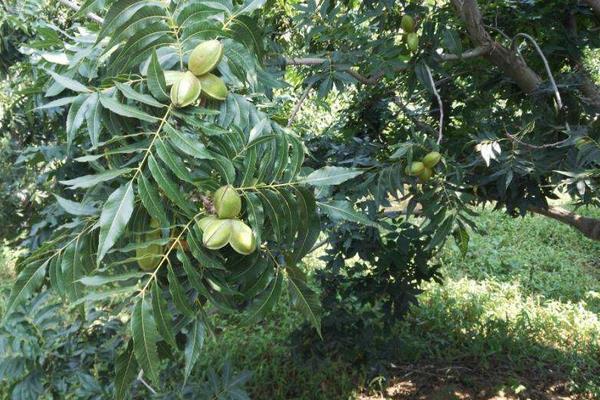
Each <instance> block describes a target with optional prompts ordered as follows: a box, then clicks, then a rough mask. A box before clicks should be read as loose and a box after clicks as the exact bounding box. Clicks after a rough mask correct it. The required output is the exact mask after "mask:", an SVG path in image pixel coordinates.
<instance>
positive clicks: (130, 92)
mask: <svg viewBox="0 0 600 400" xmlns="http://www.w3.org/2000/svg"><path fill="white" fill-rule="evenodd" d="M115 86H116V87H117V89H119V90H120V91H121V93H123V95H124V96H125V97H127V98H128V99H130V100H135V101H138V102H140V103H144V104H147V105H149V106H152V107H165V105H164V104H162V103H159V102H158V101H156V100H155V99H154V97H152V96H148V95H147V94H143V93H140V92H138V91H136V90H135V89H133V88H132V87H131V86H130V85H125V84H123V83H119V82H115Z"/></svg>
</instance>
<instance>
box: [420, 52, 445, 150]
mask: <svg viewBox="0 0 600 400" xmlns="http://www.w3.org/2000/svg"><path fill="white" fill-rule="evenodd" d="M423 65H425V71H427V78H429V83H431V90H433V94H434V95H435V98H436V99H437V102H438V106H439V107H440V127H439V131H438V139H437V144H440V143H441V142H442V138H443V137H444V103H442V98H441V97H440V93H439V92H438V90H437V88H436V87H435V81H434V80H433V76H431V70H430V69H429V66H428V65H427V64H423Z"/></svg>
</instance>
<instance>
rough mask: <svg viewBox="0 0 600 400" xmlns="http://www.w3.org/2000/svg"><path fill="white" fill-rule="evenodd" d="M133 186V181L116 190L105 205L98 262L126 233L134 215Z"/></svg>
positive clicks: (102, 214) (101, 221)
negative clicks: (126, 228)
mask: <svg viewBox="0 0 600 400" xmlns="http://www.w3.org/2000/svg"><path fill="white" fill-rule="evenodd" d="M133 203H134V195H133V185H132V183H131V181H129V182H127V183H126V184H125V185H123V186H121V187H120V188H118V189H117V190H115V191H114V192H113V193H112V194H111V195H110V196H109V197H108V200H106V203H104V207H102V213H101V214H100V221H99V223H100V236H99V238H98V256H97V258H96V262H97V263H98V264H100V261H102V259H103V258H104V255H105V254H106V252H107V251H108V250H110V249H111V247H112V246H113V245H114V244H115V243H116V242H117V240H118V239H119V237H121V235H122V234H123V232H124V231H125V227H126V226H127V222H129V218H131V214H132V213H133Z"/></svg>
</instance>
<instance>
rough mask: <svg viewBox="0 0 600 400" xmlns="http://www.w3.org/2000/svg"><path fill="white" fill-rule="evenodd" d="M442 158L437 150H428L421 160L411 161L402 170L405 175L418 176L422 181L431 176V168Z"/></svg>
mask: <svg viewBox="0 0 600 400" xmlns="http://www.w3.org/2000/svg"><path fill="white" fill-rule="evenodd" d="M441 160H442V155H441V154H440V153H438V152H437V151H432V152H429V153H427V154H426V155H425V157H423V159H421V161H413V163H412V164H410V165H407V166H406V168H405V169H404V172H405V173H406V174H407V175H411V176H418V177H419V179H421V180H422V181H426V180H428V179H429V178H431V177H432V176H433V168H434V167H435V166H436V165H437V164H438V163H439V162H440V161H441Z"/></svg>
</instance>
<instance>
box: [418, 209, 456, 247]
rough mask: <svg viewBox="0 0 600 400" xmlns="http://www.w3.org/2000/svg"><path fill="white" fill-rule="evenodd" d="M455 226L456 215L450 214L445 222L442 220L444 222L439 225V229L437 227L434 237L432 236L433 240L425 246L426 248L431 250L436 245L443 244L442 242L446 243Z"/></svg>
mask: <svg viewBox="0 0 600 400" xmlns="http://www.w3.org/2000/svg"><path fill="white" fill-rule="evenodd" d="M453 226H454V215H449V216H448V217H446V219H445V220H444V222H442V224H441V225H440V226H439V227H438V229H436V231H435V233H434V234H433V237H432V238H431V241H430V242H429V244H428V245H427V247H425V250H431V249H433V248H434V247H436V246H441V245H442V244H444V242H445V241H446V239H447V238H448V235H449V234H450V232H451V231H452V227H453Z"/></svg>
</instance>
